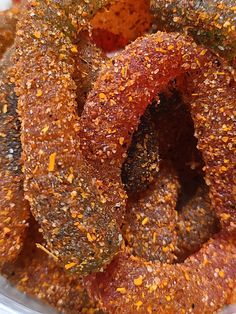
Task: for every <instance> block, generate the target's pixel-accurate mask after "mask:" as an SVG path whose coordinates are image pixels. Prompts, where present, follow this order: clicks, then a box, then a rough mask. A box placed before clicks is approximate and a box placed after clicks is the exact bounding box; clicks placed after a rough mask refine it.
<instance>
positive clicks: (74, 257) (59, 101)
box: [16, 0, 126, 274]
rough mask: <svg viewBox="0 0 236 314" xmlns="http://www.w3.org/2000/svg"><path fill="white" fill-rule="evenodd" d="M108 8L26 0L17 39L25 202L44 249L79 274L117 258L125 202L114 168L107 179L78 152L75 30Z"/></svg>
mask: <svg viewBox="0 0 236 314" xmlns="http://www.w3.org/2000/svg"><path fill="white" fill-rule="evenodd" d="M107 2H108V1H107ZM105 3H106V2H105V1H93V2H89V3H87V2H84V1H68V2H67V3H66V5H65V4H62V3H60V2H58V1H56V0H55V1H54V0H53V1H49V2H48V1H47V2H45V1H42V0H40V1H36V2H35V1H28V2H27V3H26V4H25V6H24V8H23V14H22V17H21V20H20V22H19V24H18V32H17V34H18V36H17V37H16V44H17V56H16V57H17V61H18V62H17V69H18V71H17V74H18V76H17V92H18V94H19V96H20V97H19V112H20V116H21V119H22V137H21V140H22V147H23V158H24V165H25V177H26V179H25V194H26V198H27V199H28V200H29V202H30V206H31V211H32V213H33V215H34V216H35V217H36V220H37V221H38V222H39V224H40V226H41V228H42V230H43V234H44V237H45V239H46V240H47V244H48V249H49V250H50V251H51V252H52V254H54V255H55V256H56V257H58V259H59V262H61V263H62V264H63V265H65V267H66V268H67V269H70V270H71V271H77V272H79V273H83V274H85V273H88V272H90V271H92V270H98V269H101V267H102V266H103V265H104V264H106V263H108V262H110V261H111V259H112V257H113V256H114V254H116V253H117V251H118V249H119V247H120V242H121V240H122V237H121V234H120V230H119V228H118V227H117V225H118V222H119V221H121V217H122V214H123V210H124V208H125V206H124V205H125V197H126V194H125V193H124V191H123V188H122V185H121V182H120V181H119V180H120V179H117V176H116V175H115V176H114V173H113V171H112V169H111V170H109V173H110V175H109V177H110V178H111V179H109V180H107V175H108V173H106V175H105V173H104V174H103V173H101V172H98V171H97V170H96V169H94V168H93V167H92V166H91V165H88V164H87V162H86V161H85V160H84V159H83V158H82V156H81V154H80V153H79V151H80V147H79V137H78V131H79V128H80V123H79V118H78V113H77V102H76V98H77V95H76V85H75V81H76V78H75V77H74V75H75V69H76V65H75V59H76V58H77V56H78V51H79V47H77V45H76V42H77V33H78V30H80V28H81V25H82V24H83V23H85V22H86V20H87V19H88V18H90V13H91V12H92V13H94V12H95V11H96V10H95V9H98V8H99V7H100V6H101V5H103V4H105ZM83 6H85V8H84V7H83ZM88 9H89V10H88ZM82 11H83V12H84V13H83V14H82V15H81V13H82ZM86 12H87V13H88V14H87V13H86ZM92 13H91V15H92ZM114 190H116V191H117V194H114V193H113V191H114ZM104 208H106V214H105V215H104V212H103V209H104ZM94 222H96V223H94Z"/></svg>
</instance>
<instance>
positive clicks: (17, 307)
mask: <svg viewBox="0 0 236 314" xmlns="http://www.w3.org/2000/svg"><path fill="white" fill-rule="evenodd" d="M10 6H11V0H0V10H6V9H7V8H9V7H10ZM0 314H58V312H56V311H55V310H54V309H52V308H50V307H49V306H46V305H44V304H42V303H41V302H39V301H37V300H35V299H32V298H30V297H28V296H27V295H25V294H23V293H21V292H19V291H18V290H17V289H15V288H14V287H12V286H11V285H10V284H9V283H8V282H7V280H6V279H4V278H3V277H1V276H0ZM78 314H79V313H78ZM220 314H236V305H231V306H229V307H227V308H226V309H225V310H224V311H222V312H221V313H220Z"/></svg>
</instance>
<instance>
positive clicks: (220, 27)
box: [150, 0, 236, 60]
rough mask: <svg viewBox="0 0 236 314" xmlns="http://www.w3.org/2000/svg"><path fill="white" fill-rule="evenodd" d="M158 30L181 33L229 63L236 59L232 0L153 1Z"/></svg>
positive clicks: (233, 2) (235, 10) (235, 18)
mask: <svg viewBox="0 0 236 314" xmlns="http://www.w3.org/2000/svg"><path fill="white" fill-rule="evenodd" d="M150 5H151V9H152V12H153V13H154V16H155V17H154V20H155V24H156V27H157V28H158V29H159V30H162V31H164V30H165V31H182V32H184V33H185V34H188V35H190V36H193V38H194V39H195V40H196V41H197V42H198V43H201V44H204V45H207V46H208V47H210V48H212V49H213V50H214V51H216V52H217V53H219V54H220V55H223V56H225V57H226V58H228V59H229V60H233V59H235V57H236V7H235V1H233V0H224V1H220V2H219V1H216V0H213V1H212V0H204V1H199V0H193V1H186V0H181V1H176V0H161V1H160V0H151V1H150Z"/></svg>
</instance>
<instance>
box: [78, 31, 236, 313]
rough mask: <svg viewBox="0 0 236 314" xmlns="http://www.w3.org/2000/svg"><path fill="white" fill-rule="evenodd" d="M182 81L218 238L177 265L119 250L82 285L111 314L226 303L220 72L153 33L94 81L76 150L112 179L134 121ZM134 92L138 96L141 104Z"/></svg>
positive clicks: (227, 230) (228, 221)
mask: <svg viewBox="0 0 236 314" xmlns="http://www.w3.org/2000/svg"><path fill="white" fill-rule="evenodd" d="M182 73H187V74H188V76H189V83H188V84H187V86H186V87H187V92H185V95H184V96H185V98H186V102H187V103H188V104H189V106H190V109H191V114H192V118H193V121H194V126H195V135H196V136H197V138H198V148H199V150H200V151H201V152H202V156H203V160H204V162H205V181H206V183H207V185H208V186H209V189H210V193H209V194H210V199H211V206H213V208H214V209H215V210H216V213H217V215H218V217H219V219H220V222H221V228H222V230H221V231H220V233H219V234H218V235H216V236H214V237H213V238H212V239H211V240H209V241H208V242H207V243H206V244H204V245H203V247H202V248H201V249H200V250H199V251H198V252H197V253H196V254H194V255H193V256H190V257H189V258H187V259H186V260H185V261H184V263H182V264H176V265H167V264H160V263H159V262H147V261H145V260H144V259H142V258H140V257H132V256H130V255H129V253H128V252H129V249H125V250H124V252H123V253H120V254H119V255H118V256H117V257H116V258H115V259H114V261H113V262H112V263H111V264H110V265H109V266H108V268H107V269H106V270H105V271H104V272H103V273H98V274H95V275H93V276H91V277H90V279H89V280H88V287H89V289H90V293H91V294H92V295H93V296H94V297H95V298H96V299H97V300H99V302H100V304H101V305H102V307H103V308H104V309H105V310H108V311H110V312H111V313H123V312H124V310H125V312H126V313H134V312H135V311H139V312H140V313H153V312H155V311H159V312H163V313H185V312H188V311H193V310H194V312H195V313H209V312H214V311H216V310H218V309H220V308H221V307H222V306H223V305H224V304H225V303H228V302H231V301H233V290H234V289H235V279H236V277H235V276H236V273H235V263H234V259H235V253H236V247H235V231H234V229H235V209H234V206H233V204H234V203H233V202H234V198H233V191H232V184H233V143H232V141H233V132H234V124H233V115H232V112H233V108H234V105H235V82H234V80H233V77H232V75H231V73H230V72H229V71H228V70H227V68H226V67H225V66H224V65H221V63H220V62H219V61H218V60H217V59H216V57H215V56H214V55H212V54H211V53H210V52H208V51H206V49H203V48H201V47H198V46H196V45H195V44H194V43H193V42H192V41H191V40H190V39H186V38H185V37H183V36H181V35H179V34H165V33H161V32H158V33H157V34H156V35H153V36H147V37H145V38H141V39H138V40H136V41H135V42H134V43H133V44H131V45H130V46H129V47H127V48H126V50H125V51H124V52H122V53H121V54H120V55H118V56H117V57H115V58H114V59H113V60H112V61H111V63H110V64H108V66H107V68H106V69H104V70H103V71H102V72H101V73H100V75H99V78H98V80H97V82H96V83H95V86H94V89H93V90H92V92H91V93H90V94H89V97H88V100H87V102H86V106H85V109H84V111H83V113H82V127H81V129H80V136H81V148H82V149H83V154H84V156H86V159H87V160H89V161H90V163H91V164H93V165H95V164H96V165H97V167H98V165H99V167H100V168H101V169H109V167H111V166H112V167H113V168H116V169H117V172H118V173H120V171H121V170H120V169H121V165H122V163H123V161H124V159H125V157H126V150H127V147H128V146H129V144H130V141H131V136H132V133H133V131H134V130H135V129H136V128H137V125H138V122H139V119H140V116H141V115H142V114H143V113H144V111H145V108H146V107H147V105H148V104H149V103H150V102H151V100H152V98H153V97H155V96H156V94H157V93H159V92H161V91H163V90H164V88H165V86H166V85H167V84H168V82H169V81H170V80H171V79H174V78H175V77H177V76H179V75H181V74H182ZM140 90H145V93H143V94H142V97H140ZM111 117H112V118H111ZM121 139H122V140H121Z"/></svg>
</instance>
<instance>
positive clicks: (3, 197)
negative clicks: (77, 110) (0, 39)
mask: <svg viewBox="0 0 236 314" xmlns="http://www.w3.org/2000/svg"><path fill="white" fill-rule="evenodd" d="M13 53H14V47H12V48H11V49H10V50H8V52H7V53H6V54H5V55H4V57H3V58H2V60H1V62H0V177H1V181H0V267H1V266H2V265H3V264H4V263H6V262H9V261H12V260H14V259H15V258H16V257H17V255H18V254H19V252H20V250H21V247H22V244H23V239H24V236H25V231H26V227H27V219H28V213H29V211H28V206H27V203H26V202H25V201H24V197H23V181H22V179H23V178H22V176H23V175H22V172H21V166H22V165H21V144H20V122H19V120H18V114H17V97H16V95H15V92H14V70H13V60H12V55H13Z"/></svg>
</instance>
